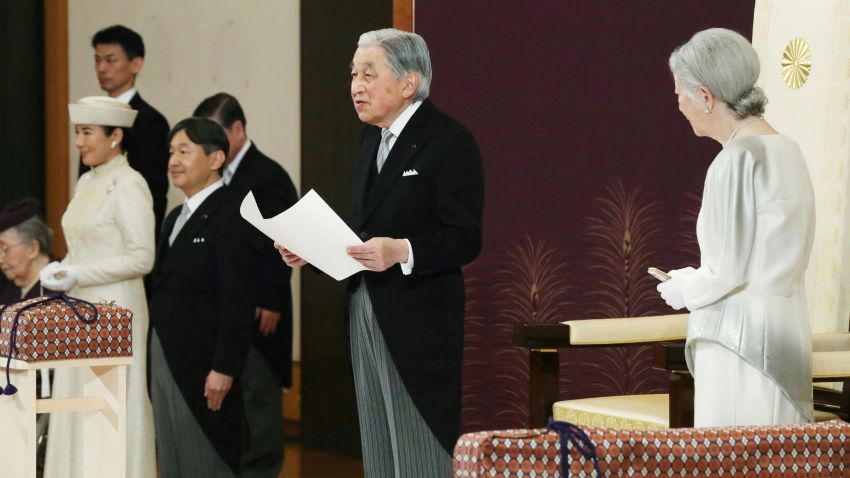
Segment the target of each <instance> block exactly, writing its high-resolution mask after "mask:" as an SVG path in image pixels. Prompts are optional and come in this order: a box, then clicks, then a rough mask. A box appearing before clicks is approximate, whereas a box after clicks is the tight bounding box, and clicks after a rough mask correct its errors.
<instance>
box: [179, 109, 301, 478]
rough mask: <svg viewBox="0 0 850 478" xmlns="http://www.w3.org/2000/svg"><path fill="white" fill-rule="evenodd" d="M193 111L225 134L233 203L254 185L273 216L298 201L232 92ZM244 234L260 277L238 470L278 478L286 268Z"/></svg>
mask: <svg viewBox="0 0 850 478" xmlns="http://www.w3.org/2000/svg"><path fill="white" fill-rule="evenodd" d="M192 115H193V116H199V117H204V118H209V119H211V120H213V121H215V122H216V123H218V124H220V125H221V126H222V127H223V128H224V132H225V134H227V139H228V141H229V142H230V151H229V152H228V154H227V159H226V162H225V166H224V170H223V173H222V179H223V180H224V185H225V186H226V187H227V189H228V190H229V191H230V197H231V198H232V199H233V200H234V201H236V204H235V206H236V207H239V204H240V203H241V201H242V199H243V198H244V197H245V195H246V194H248V192H249V191H253V194H254V198H255V199H256V200H257V205H258V207H259V208H260V211H261V212H262V213H263V215H264V216H265V217H270V216H275V215H277V214H278V213H280V212H281V211H283V210H285V209H289V207H290V206H292V205H293V204H295V202H296V201H298V192H297V191H296V190H295V185H294V184H292V180H291V179H290V178H289V174H287V173H286V171H285V170H284V169H283V168H282V167H281V166H280V165H279V164H278V163H276V162H275V161H273V160H272V159H270V158H269V157H268V156H266V155H265V154H263V153H262V152H260V150H259V149H258V148H257V145H256V144H255V143H254V142H253V141H251V139H250V138H248V133H247V129H246V128H247V125H248V121H247V119H246V118H245V112H244V111H243V110H242V106H241V105H240V104H239V101H238V100H237V99H236V98H235V97H234V96H232V95H229V94H227V93H218V94H215V95H213V96H210V97H209V98H206V99H205V100H204V101H202V102H201V104H199V105H198V107H197V108H195V112H194V113H193V114H192ZM251 233H252V234H251V236H252V239H253V240H252V249H253V253H254V260H253V261H252V264H251V265H252V272H251V274H252V277H259V278H260V279H259V280H258V281H257V282H258V284H257V286H258V290H257V295H256V299H257V302H256V304H255V311H256V321H255V322H254V333H253V339H252V344H251V352H250V353H249V355H248V362H247V363H246V364H245V367H246V368H250V369H252V372H253V373H249V374H246V375H245V376H244V377H243V380H242V391H243V394H244V395H243V400H244V401H245V413H246V418H247V419H248V433H249V434H250V437H251V439H250V446H249V447H246V448H245V450H244V454H243V457H242V476H243V477H244V478H249V477H253V476H270V477H277V476H278V473H279V472H280V469H281V468H282V467H283V417H282V414H281V410H282V403H281V400H282V388H283V387H290V386H291V385H292V291H291V290H290V286H289V282H290V277H291V275H292V270H291V269H290V268H288V267H286V266H285V265H283V264H281V263H280V259H278V257H277V252H276V251H275V249H274V247H272V246H273V243H272V241H271V239H269V238H268V237H266V235H265V234H263V233H262V232H260V231H259V230H257V229H254V228H251ZM249 280H250V278H249Z"/></svg>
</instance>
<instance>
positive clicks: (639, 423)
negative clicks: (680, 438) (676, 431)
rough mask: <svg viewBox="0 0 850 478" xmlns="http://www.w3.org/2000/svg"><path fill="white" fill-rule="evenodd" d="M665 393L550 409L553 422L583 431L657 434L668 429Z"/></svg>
mask: <svg viewBox="0 0 850 478" xmlns="http://www.w3.org/2000/svg"><path fill="white" fill-rule="evenodd" d="M669 408H670V406H669V397H668V395H667V394H666V393H654V394H649V395H619V396H614V397H595V398H582V399H578V400H564V401H560V402H556V403H555V404H554V405H553V406H552V416H553V417H554V418H555V419H556V420H560V421H564V422H570V423H575V424H576V425H580V426H586V427H600V428H626V429H630V430H658V429H663V428H667V427H668V423H669Z"/></svg>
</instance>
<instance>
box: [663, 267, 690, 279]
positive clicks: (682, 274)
mask: <svg viewBox="0 0 850 478" xmlns="http://www.w3.org/2000/svg"><path fill="white" fill-rule="evenodd" d="M696 271H697V270H696V269H694V268H693V267H685V268H683V269H673V270H671V271H670V272H668V273H667V275H668V276H670V277H677V276H678V277H679V278H680V279H687V278H688V277H690V276H691V274H693V273H694V272H696Z"/></svg>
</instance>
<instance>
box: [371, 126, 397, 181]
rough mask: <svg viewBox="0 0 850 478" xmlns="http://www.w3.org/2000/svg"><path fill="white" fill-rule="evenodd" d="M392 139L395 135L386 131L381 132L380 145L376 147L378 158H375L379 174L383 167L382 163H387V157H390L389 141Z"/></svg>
mask: <svg viewBox="0 0 850 478" xmlns="http://www.w3.org/2000/svg"><path fill="white" fill-rule="evenodd" d="M394 137H395V135H394V134H393V133H392V131H390V130H388V129H385V130H382V131H381V144H380V146H378V156H377V158H376V160H377V162H378V163H377V164H378V172H379V173H380V172H381V168H383V167H384V163H385V162H386V161H387V156H389V155H390V139H391V138H394Z"/></svg>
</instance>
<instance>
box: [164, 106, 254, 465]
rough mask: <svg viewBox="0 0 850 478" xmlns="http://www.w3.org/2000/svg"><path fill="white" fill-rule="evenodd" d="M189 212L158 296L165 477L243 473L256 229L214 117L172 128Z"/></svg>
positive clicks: (175, 229)
mask: <svg viewBox="0 0 850 478" xmlns="http://www.w3.org/2000/svg"><path fill="white" fill-rule="evenodd" d="M170 137H171V139H170V141H171V159H170V161H169V172H170V174H171V178H172V181H173V182H174V185H175V186H176V187H177V188H179V189H180V190H182V191H183V193H184V194H185V195H186V200H185V201H184V203H183V206H182V208H177V209H175V210H174V211H172V212H171V213H170V214H169V215H168V217H167V218H166V219H165V223H164V228H163V231H162V232H163V233H162V237H161V238H160V241H159V244H158V246H157V256H156V262H155V265H154V271H153V288H152V293H151V300H150V318H151V340H150V354H149V360H150V382H149V386H150V393H151V404H152V405H153V412H154V422H155V425H156V448H157V454H158V457H159V471H160V476H162V477H163V478H169V477H175V478H176V477H188V476H202V477H205V478H213V477H221V478H232V477H235V476H240V475H239V472H240V467H241V452H242V447H243V443H245V441H246V440H247V437H245V436H243V435H244V434H243V429H244V424H245V417H244V409H245V405H244V403H243V400H242V390H241V386H240V385H241V384H240V379H241V377H242V376H243V371H244V370H245V363H246V362H247V361H248V356H249V354H250V353H251V351H250V345H251V334H252V329H253V326H252V324H253V318H254V303H255V299H254V291H255V289H256V284H255V282H254V281H252V280H251V274H250V263H251V259H252V254H251V246H250V238H249V236H248V230H247V226H246V224H247V223H245V222H244V221H243V220H242V218H241V217H240V216H239V211H238V208H236V207H235V206H234V205H235V201H233V200H231V199H230V198H228V191H227V190H226V188H224V187H223V186H224V184H223V182H222V180H221V177H220V173H219V171H220V169H221V168H222V166H223V165H224V160H225V157H226V154H227V151H228V150H229V149H228V141H227V136H225V134H224V130H223V129H222V128H221V126H219V125H218V124H217V123H216V122H214V121H212V120H209V119H206V118H188V119H186V120H183V121H181V122H180V123H178V124H177V125H176V126H175V127H174V129H173V130H172V131H171V134H170Z"/></svg>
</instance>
